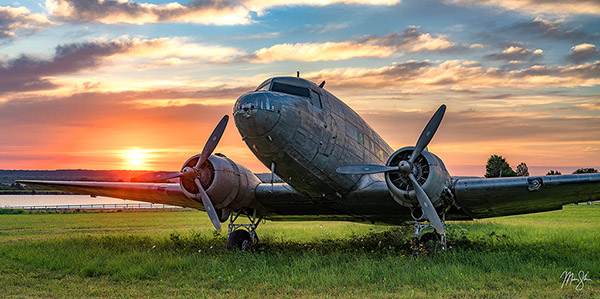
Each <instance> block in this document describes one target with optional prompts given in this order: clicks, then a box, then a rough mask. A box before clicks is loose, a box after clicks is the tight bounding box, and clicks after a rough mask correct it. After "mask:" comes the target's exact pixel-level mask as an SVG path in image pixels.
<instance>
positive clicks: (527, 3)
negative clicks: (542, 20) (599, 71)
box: [446, 0, 600, 16]
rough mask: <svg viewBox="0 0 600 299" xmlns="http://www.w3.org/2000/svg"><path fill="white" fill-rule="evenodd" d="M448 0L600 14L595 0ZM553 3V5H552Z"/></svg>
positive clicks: (520, 9) (522, 10)
mask: <svg viewBox="0 0 600 299" xmlns="http://www.w3.org/2000/svg"><path fill="white" fill-rule="evenodd" d="M446 2H450V3H455V4H460V5H470V6H474V5H477V6H491V7H500V8H503V9H506V10H513V11H517V12H520V13H523V14H531V15H553V16H568V15H600V3H598V1H594V0H577V1H570V0H558V1H552V2H551V3H549V2H548V1H546V0H484V1H479V0H446ZM550 4H551V5H550Z"/></svg>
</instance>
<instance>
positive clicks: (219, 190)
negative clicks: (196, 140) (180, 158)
mask: <svg viewBox="0 0 600 299" xmlns="http://www.w3.org/2000/svg"><path fill="white" fill-rule="evenodd" d="M199 158H200V155H195V156H193V157H191V158H189V159H188V160H187V161H186V162H185V163H184V164H183V167H182V172H183V170H184V169H185V168H186V167H192V166H194V165H196V163H197V162H198V159H199ZM197 177H198V179H199V180H200V183H201V184H202V187H204V190H206V193H207V194H208V196H209V197H210V199H211V201H212V203H213V205H214V207H215V209H216V210H217V211H218V212H220V213H218V215H219V218H220V220H221V221H225V220H227V217H228V216H229V214H230V213H231V211H236V210H239V209H241V208H254V209H259V210H260V206H259V204H258V202H257V201H256V200H255V194H254V190H255V189H256V186H257V185H258V184H259V183H260V180H259V179H258V178H257V177H256V175H254V173H252V172H251V171H250V170H248V169H247V168H246V167H244V166H242V165H239V164H237V163H235V162H233V161H232V160H231V159H229V158H227V157H226V156H225V155H223V154H215V155H211V156H210V157H209V158H208V159H207V160H206V162H205V163H204V164H202V165H201V166H200V167H199V168H198V173H197ZM179 184H180V186H181V190H182V191H183V193H184V194H185V195H186V196H187V197H189V198H191V199H193V200H196V201H198V202H202V200H201V198H200V196H199V195H198V187H197V186H196V184H195V182H194V181H193V179H191V178H187V177H186V176H182V177H181V178H180V180H179Z"/></svg>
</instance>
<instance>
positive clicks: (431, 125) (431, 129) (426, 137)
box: [408, 105, 446, 164]
mask: <svg viewBox="0 0 600 299" xmlns="http://www.w3.org/2000/svg"><path fill="white" fill-rule="evenodd" d="M444 112H446V105H442V106H440V108H438V110H437V111H436V112H435V114H434V115H433V116H432V117H431V119H430V120H429V122H428V123H427V126H425V129H423V132H421V136H419V140H418V141H417V145H415V149H414V150H413V153H412V154H411V155H410V159H409V160H408V162H410V164H412V163H414V162H415V160H417V157H418V156H419V155H421V152H422V151H423V150H424V149H425V148H426V147H427V145H428V144H429V142H430V141H431V139H432V138H433V135H434V134H435V131H437V129H438V127H439V126H440V123H441V122H442V118H443V117H444Z"/></svg>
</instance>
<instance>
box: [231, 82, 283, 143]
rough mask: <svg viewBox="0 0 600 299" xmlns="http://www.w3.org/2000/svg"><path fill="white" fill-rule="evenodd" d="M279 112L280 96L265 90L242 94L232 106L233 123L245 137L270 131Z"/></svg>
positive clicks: (277, 120)
mask: <svg viewBox="0 0 600 299" xmlns="http://www.w3.org/2000/svg"><path fill="white" fill-rule="evenodd" d="M280 113H281V96H280V95H277V94H273V93H271V92H267V91H255V92H250V93H247V94H244V95H242V96H241V97H239V98H238V99H237V101H236V102H235V105H234V106H233V117H234V119H235V125H236V127H237V128H238V130H239V131H240V133H241V134H242V136H247V137H258V136H263V135H265V134H267V133H268V132H269V131H271V130H272V129H273V128H274V127H275V125H276V124H277V122H279V117H280Z"/></svg>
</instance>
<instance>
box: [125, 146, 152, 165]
mask: <svg viewBox="0 0 600 299" xmlns="http://www.w3.org/2000/svg"><path fill="white" fill-rule="evenodd" d="M147 158H148V154H147V153H146V152H145V151H143V150H141V149H139V148H132V149H128V150H125V152H124V155H123V159H124V160H125V163H126V164H127V166H129V167H131V168H135V167H140V166H142V165H144V163H145V162H146V159H147Z"/></svg>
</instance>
